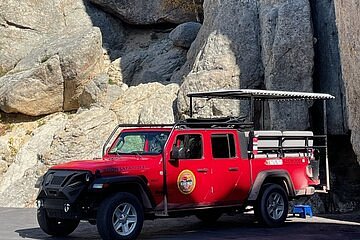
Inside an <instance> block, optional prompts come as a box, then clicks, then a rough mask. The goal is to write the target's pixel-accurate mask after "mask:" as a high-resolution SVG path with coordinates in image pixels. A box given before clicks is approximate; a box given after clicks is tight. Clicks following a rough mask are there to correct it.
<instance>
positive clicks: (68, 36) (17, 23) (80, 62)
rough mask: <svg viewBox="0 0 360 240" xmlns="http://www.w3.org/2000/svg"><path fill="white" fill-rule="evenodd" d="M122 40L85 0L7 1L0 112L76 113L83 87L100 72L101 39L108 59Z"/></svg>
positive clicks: (2, 16)
mask: <svg viewBox="0 0 360 240" xmlns="http://www.w3.org/2000/svg"><path fill="white" fill-rule="evenodd" d="M19 9H21V11H19ZM44 19H47V21H44ZM94 25H95V26H98V27H99V28H94V27H93V26H94ZM101 32H103V33H104V35H103V36H102V35H101ZM124 36H125V35H124V30H123V27H122V24H121V22H120V21H119V20H116V19H115V18H113V17H111V16H110V15H109V14H107V13H105V12H102V11H99V10H98V9H96V8H95V7H94V6H93V5H92V4H90V3H89V2H87V1H85V2H83V1H82V0H76V1H69V0H55V1H53V2H51V3H50V2H48V1H37V2H36V3H32V2H31V1H29V0H24V1H21V2H18V1H11V0H6V1H5V2H4V4H2V5H1V6H0V45H1V47H0V86H1V87H0V92H1V99H0V109H1V110H3V111H5V112H20V113H23V114H28V115H42V114H48V113H54V112H56V111H62V110H65V111H67V110H73V109H77V108H78V107H79V102H78V97H79V95H80V94H81V93H82V92H83V86H84V85H85V84H86V83H87V82H88V81H89V80H91V79H92V78H93V77H94V76H96V75H97V74H98V73H100V72H101V71H103V62H102V61H103V60H102V55H103V53H102V47H103V46H102V39H103V40H104V47H105V48H106V49H108V50H109V52H110V55H111V53H112V52H113V51H112V49H113V48H120V47H121V46H122V44H123V42H124ZM114 52H116V51H114ZM55 56H57V57H58V59H59V60H58V61H60V63H56V62H55V61H56V60H52V58H53V57H55ZM49 59H51V61H50V62H48V60H49ZM60 68H61V71H60V70H59V69H60ZM5 74H6V75H5ZM4 75H5V76H4ZM2 76H3V78H1V77H2ZM14 82H16V84H14V85H13V84H12V83H14ZM61 88H62V89H61ZM47 98H48V99H47ZM48 100H49V101H48ZM25 102H26V103H29V104H25Z"/></svg>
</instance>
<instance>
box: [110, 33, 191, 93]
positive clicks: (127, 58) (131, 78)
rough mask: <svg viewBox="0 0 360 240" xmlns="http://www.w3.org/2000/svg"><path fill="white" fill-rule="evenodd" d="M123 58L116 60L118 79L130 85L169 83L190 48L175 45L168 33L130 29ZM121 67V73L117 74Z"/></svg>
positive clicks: (112, 68) (115, 77) (116, 79)
mask: <svg viewBox="0 0 360 240" xmlns="http://www.w3.org/2000/svg"><path fill="white" fill-rule="evenodd" d="M121 55H122V56H121V58H120V59H118V60H115V61H114V62H113V63H112V65H113V66H112V67H111V70H112V72H111V74H109V75H112V76H114V82H115V83H119V82H123V83H125V84H127V85H129V86H135V85H138V84H141V83H150V82H160V83H164V84H166V83H169V82H170V79H171V77H172V75H173V74H174V73H176V72H177V71H178V70H179V69H180V67H181V66H182V65H183V64H184V63H185V61H186V50H185V49H183V48H180V47H175V46H174V45H173V43H172V41H171V40H170V39H169V38H168V33H156V32H154V31H151V30H150V31H139V30H135V31H129V38H128V40H127V41H126V43H125V44H124V48H123V49H122V54H121ZM116 70H118V73H119V74H118V75H116V74H114V71H115V72H116Z"/></svg>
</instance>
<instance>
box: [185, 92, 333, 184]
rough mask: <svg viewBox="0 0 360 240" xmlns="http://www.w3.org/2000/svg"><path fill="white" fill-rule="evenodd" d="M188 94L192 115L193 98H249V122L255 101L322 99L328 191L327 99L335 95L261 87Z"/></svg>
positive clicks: (191, 114)
mask: <svg viewBox="0 0 360 240" xmlns="http://www.w3.org/2000/svg"><path fill="white" fill-rule="evenodd" d="M187 96H188V97H189V98H190V104H189V106H190V109H189V111H190V117H192V116H193V98H207V99H212V98H215V99H235V100H247V101H249V104H250V119H249V122H248V123H253V122H254V116H255V101H260V102H262V103H264V102H265V101H294V100H297V101H304V100H305V101H312V100H322V101H323V105H322V108H323V130H324V131H323V136H324V148H325V163H326V190H328V191H329V190H330V179H329V176H330V175H329V160H328V149H327V116H326V100H330V99H334V98H335V97H334V96H332V95H330V94H325V93H309V92H289V91H273V90H260V89H233V90H216V91H207V92H190V93H188V94H187ZM262 106H264V105H262ZM263 118H264V115H263ZM244 123H245V122H244ZM254 130H255V129H254ZM314 137H316V136H314Z"/></svg>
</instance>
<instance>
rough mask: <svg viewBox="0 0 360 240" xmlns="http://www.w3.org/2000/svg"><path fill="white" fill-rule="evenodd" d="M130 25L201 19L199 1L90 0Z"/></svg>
mask: <svg viewBox="0 0 360 240" xmlns="http://www.w3.org/2000/svg"><path fill="white" fill-rule="evenodd" d="M90 1H91V2H93V3H96V4H99V5H100V6H101V7H103V8H104V9H105V10H106V11H108V12H110V13H112V14H114V15H115V16H117V17H119V18H120V19H121V20H123V21H124V22H127V23H130V24H138V25H145V24H156V23H165V22H169V23H183V22H188V21H194V20H197V19H199V18H200V17H201V14H202V13H201V12H202V10H201V1H198V0H196V1H193V0H153V1H147V0H140V1H139V0H135V1H134V0H90Z"/></svg>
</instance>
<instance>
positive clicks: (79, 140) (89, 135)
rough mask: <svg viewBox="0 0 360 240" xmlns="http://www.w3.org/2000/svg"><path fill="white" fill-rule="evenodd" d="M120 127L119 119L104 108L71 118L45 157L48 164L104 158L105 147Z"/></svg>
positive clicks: (84, 112)
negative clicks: (110, 136) (112, 133)
mask: <svg viewBox="0 0 360 240" xmlns="http://www.w3.org/2000/svg"><path fill="white" fill-rule="evenodd" d="M116 125H117V119H116V115H115V114H114V113H113V112H112V111H109V110H107V109H103V108H92V109H89V110H83V111H81V112H79V113H78V114H75V115H71V116H69V118H68V121H67V122H66V124H65V127H64V128H63V130H61V131H58V132H56V134H55V136H54V138H53V140H52V143H51V149H49V151H48V152H47V153H46V154H44V156H43V159H44V162H45V164H46V165H50V166H51V165H54V164H58V163H62V162H66V161H71V160H81V159H93V158H99V157H101V153H102V146H103V144H104V142H105V141H106V139H107V137H108V136H109V135H110V133H111V131H112V130H113V129H114V128H115V126H116Z"/></svg>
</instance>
